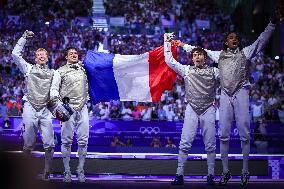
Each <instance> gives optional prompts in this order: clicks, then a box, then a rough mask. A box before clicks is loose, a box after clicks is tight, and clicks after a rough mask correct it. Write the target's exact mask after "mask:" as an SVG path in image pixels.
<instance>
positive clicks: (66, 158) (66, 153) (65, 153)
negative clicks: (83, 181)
mask: <svg viewBox="0 0 284 189" xmlns="http://www.w3.org/2000/svg"><path fill="white" fill-rule="evenodd" d="M61 153H62V157H63V165H64V169H65V172H70V165H69V162H70V154H71V147H70V146H66V145H61Z"/></svg>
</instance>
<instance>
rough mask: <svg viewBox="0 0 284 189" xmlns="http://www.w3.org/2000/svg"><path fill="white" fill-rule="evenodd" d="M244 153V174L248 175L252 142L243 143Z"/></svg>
mask: <svg viewBox="0 0 284 189" xmlns="http://www.w3.org/2000/svg"><path fill="white" fill-rule="evenodd" d="M241 145H242V153H243V170H242V173H248V172H249V171H248V161H249V153H250V141H249V140H248V141H241Z"/></svg>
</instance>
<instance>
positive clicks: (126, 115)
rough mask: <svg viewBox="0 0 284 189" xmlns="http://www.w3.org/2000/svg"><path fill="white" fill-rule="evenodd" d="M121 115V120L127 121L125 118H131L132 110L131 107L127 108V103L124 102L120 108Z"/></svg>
mask: <svg viewBox="0 0 284 189" xmlns="http://www.w3.org/2000/svg"><path fill="white" fill-rule="evenodd" d="M120 114H121V117H122V119H123V120H125V121H127V120H132V119H133V118H132V111H131V109H130V108H129V105H128V103H125V106H124V107H123V108H122V111H121V113H120Z"/></svg>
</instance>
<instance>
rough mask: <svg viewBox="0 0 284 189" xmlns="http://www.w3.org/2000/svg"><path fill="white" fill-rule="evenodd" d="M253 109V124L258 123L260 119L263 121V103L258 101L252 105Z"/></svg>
mask: <svg viewBox="0 0 284 189" xmlns="http://www.w3.org/2000/svg"><path fill="white" fill-rule="evenodd" d="M251 108H252V117H253V122H256V121H258V120H259V119H261V118H262V116H263V114H264V107H263V104H262V101H261V100H258V101H257V102H256V103H255V104H252V105H251Z"/></svg>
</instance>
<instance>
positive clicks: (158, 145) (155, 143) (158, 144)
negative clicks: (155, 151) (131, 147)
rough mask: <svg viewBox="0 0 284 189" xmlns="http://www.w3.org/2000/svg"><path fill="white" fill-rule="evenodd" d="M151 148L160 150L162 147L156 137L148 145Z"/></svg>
mask: <svg viewBox="0 0 284 189" xmlns="http://www.w3.org/2000/svg"><path fill="white" fill-rule="evenodd" d="M150 146H151V147H154V148H160V147H162V144H161V142H160V139H158V138H157V137H153V140H152V142H151V144H150Z"/></svg>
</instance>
